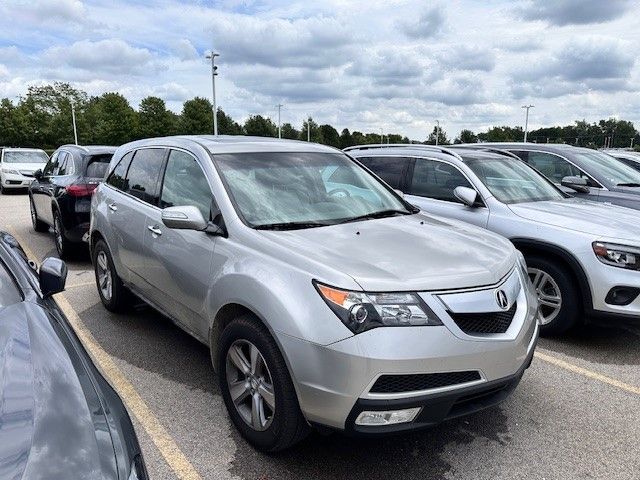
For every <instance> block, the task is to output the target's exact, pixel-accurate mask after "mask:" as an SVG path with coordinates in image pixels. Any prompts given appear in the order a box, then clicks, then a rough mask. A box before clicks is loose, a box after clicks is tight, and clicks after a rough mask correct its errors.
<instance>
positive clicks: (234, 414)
mask: <svg viewBox="0 0 640 480" xmlns="http://www.w3.org/2000/svg"><path fill="white" fill-rule="evenodd" d="M217 364H218V367H219V368H218V370H219V372H218V382H219V384H220V390H221V391H222V397H223V399H224V402H225V405H226V407H227V410H228V412H229V416H230V417H231V420H232V421H233V423H234V425H235V426H236V428H237V429H238V431H239V432H240V433H241V434H242V436H243V437H244V438H245V439H246V440H247V441H248V442H249V443H251V444H252V445H253V446H255V447H256V448H258V449H260V450H263V451H266V452H277V451H280V450H284V449H287V448H289V447H291V446H293V445H294V444H296V443H298V442H299V441H300V440H302V439H303V438H304V437H305V436H306V435H307V433H308V432H309V426H308V424H307V422H306V420H305V419H304V417H303V415H302V412H301V411H300V406H299V405H298V397H297V395H296V392H295V389H294V387H293V382H292V381H291V377H290V376H289V371H288V369H287V366H286V364H285V362H284V359H283V358H282V354H281V353H280V350H279V349H278V347H277V345H276V343H275V342H274V340H273V338H272V337H271V335H270V333H269V332H268V330H267V329H266V328H265V327H264V326H263V325H262V324H261V323H260V321H259V320H258V319H257V318H255V317H254V316H253V315H250V314H246V315H242V316H241V317H239V318H237V319H235V320H232V321H231V323H229V325H227V327H226V328H225V329H224V330H223V332H222V335H221V336H220V342H219V347H218V362H217Z"/></svg>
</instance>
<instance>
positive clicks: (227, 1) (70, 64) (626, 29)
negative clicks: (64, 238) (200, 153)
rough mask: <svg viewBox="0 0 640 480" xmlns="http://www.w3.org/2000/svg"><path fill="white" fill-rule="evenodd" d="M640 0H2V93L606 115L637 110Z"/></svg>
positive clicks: (345, 124)
mask: <svg viewBox="0 0 640 480" xmlns="http://www.w3.org/2000/svg"><path fill="white" fill-rule="evenodd" d="M639 18H640V0H606V1H604V0H554V1H548V0H518V1H500V0H449V1H437V0H436V1H424V0H423V1H411V0H368V1H349V0H323V1H290V2H285V1H279V0H273V1H269V0H256V1H253V0H245V1H242V0H221V1H205V0H190V1H177V0H160V1H156V2H150V1H144V0H129V1H122V0H86V1H82V0H0V97H8V98H10V99H12V100H14V101H16V96H19V95H23V94H24V93H25V92H26V89H27V86H28V85H31V84H42V83H50V82H54V81H62V82H69V83H71V84H72V85H74V86H76V87H78V88H81V89H83V90H85V91H87V92H88V93H89V94H91V95H100V94H102V93H104V92H107V91H116V92H120V93H122V94H123V95H125V96H126V97H127V98H128V99H129V101H130V102H131V103H132V105H133V106H135V107H137V105H138V103H139V102H140V100H141V99H142V98H144V97H145V96H148V95H155V96H159V97H161V98H163V99H164V100H165V101H166V102H167V105H168V107H169V108H171V109H172V110H174V111H176V112H179V111H180V109H181V107H182V102H184V101H185V100H187V99H190V98H193V97H194V96H203V97H207V98H210V97H211V69H210V64H209V63H207V62H208V61H207V60H206V58H205V54H206V53H207V52H208V51H210V50H211V49H214V50H215V51H216V52H217V53H219V54H220V57H218V58H217V59H216V60H217V64H218V65H219V69H218V72H219V75H218V77H217V80H216V92H217V97H218V105H219V106H220V107H222V108H223V109H224V110H225V112H227V113H229V114H231V115H232V116H233V117H234V118H235V119H236V120H238V121H243V120H244V119H246V118H247V117H248V116H249V115H255V114H261V115H266V116H269V117H271V118H272V119H273V120H274V121H277V107H276V105H277V104H283V105H284V106H283V107H282V122H290V123H292V124H293V125H294V126H297V127H298V128H299V127H300V125H301V123H302V121H303V119H304V118H306V117H307V116H312V117H313V119H314V120H315V121H316V122H318V123H320V124H323V123H329V124H331V125H333V126H335V127H336V128H338V129H339V130H341V129H342V128H349V129H350V130H360V131H375V132H377V131H381V130H382V131H383V132H394V133H401V134H403V135H407V136H409V137H410V138H412V139H418V140H419V139H425V138H426V137H427V135H428V133H429V132H430V131H432V130H433V127H434V125H435V121H436V120H439V121H440V125H441V127H442V128H443V129H444V130H445V131H446V132H447V133H448V134H449V136H450V137H453V136H455V135H456V134H457V133H458V132H459V131H460V130H461V129H463V128H468V129H471V130H473V131H476V132H477V131H482V130H486V129H487V128H489V127H491V126H494V125H510V126H517V125H523V123H524V110H523V109H522V108H521V107H522V105H526V104H527V105H528V104H533V105H535V107H534V108H533V109H531V113H530V128H537V127H541V126H551V125H564V124H570V123H572V122H573V121H574V120H577V119H586V120H587V121H590V122H593V121H597V120H599V119H601V118H609V117H617V118H620V119H624V120H630V121H633V122H634V123H636V125H637V126H639V125H640V62H638V61H636V59H637V57H638V52H639V50H640V48H639V47H640V28H639V25H640V23H639V20H638V19H639Z"/></svg>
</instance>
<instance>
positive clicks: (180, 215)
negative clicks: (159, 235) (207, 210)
mask: <svg viewBox="0 0 640 480" xmlns="http://www.w3.org/2000/svg"><path fill="white" fill-rule="evenodd" d="M162 223H164V224H165V225H166V226H167V227H169V228H174V229H177V230H197V231H199V232H201V231H204V230H206V229H207V225H208V224H207V221H206V220H205V219H204V217H203V216H202V212H200V209H199V208H198V207H193V206H190V205H189V206H183V207H168V208H165V209H164V210H162Z"/></svg>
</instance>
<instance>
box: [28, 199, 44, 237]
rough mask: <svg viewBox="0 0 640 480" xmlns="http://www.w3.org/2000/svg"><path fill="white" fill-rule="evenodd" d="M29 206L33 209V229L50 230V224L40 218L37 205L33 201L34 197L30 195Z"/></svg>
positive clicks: (39, 230)
mask: <svg viewBox="0 0 640 480" xmlns="http://www.w3.org/2000/svg"><path fill="white" fill-rule="evenodd" d="M29 208H30V209H31V225H32V226H33V229H34V230H35V231H36V232H47V231H49V225H47V224H46V223H44V222H43V221H42V220H40V219H39V218H38V212H37V211H36V206H35V204H34V203H33V198H32V197H29Z"/></svg>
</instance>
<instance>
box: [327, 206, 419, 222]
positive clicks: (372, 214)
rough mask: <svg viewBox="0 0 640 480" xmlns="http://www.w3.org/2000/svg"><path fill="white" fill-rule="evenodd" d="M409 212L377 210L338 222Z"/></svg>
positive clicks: (407, 213) (407, 212) (406, 212)
mask: <svg viewBox="0 0 640 480" xmlns="http://www.w3.org/2000/svg"><path fill="white" fill-rule="evenodd" d="M411 213H412V212H409V211H407V210H393V209H390V210H380V211H379V212H371V213H366V214H364V215H358V216H357V217H351V218H347V219H346V220H342V221H340V222H338V223H351V222H357V221H359V220H373V219H375V218H385V217H394V216H396V215H411ZM414 213H415V212H414Z"/></svg>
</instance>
